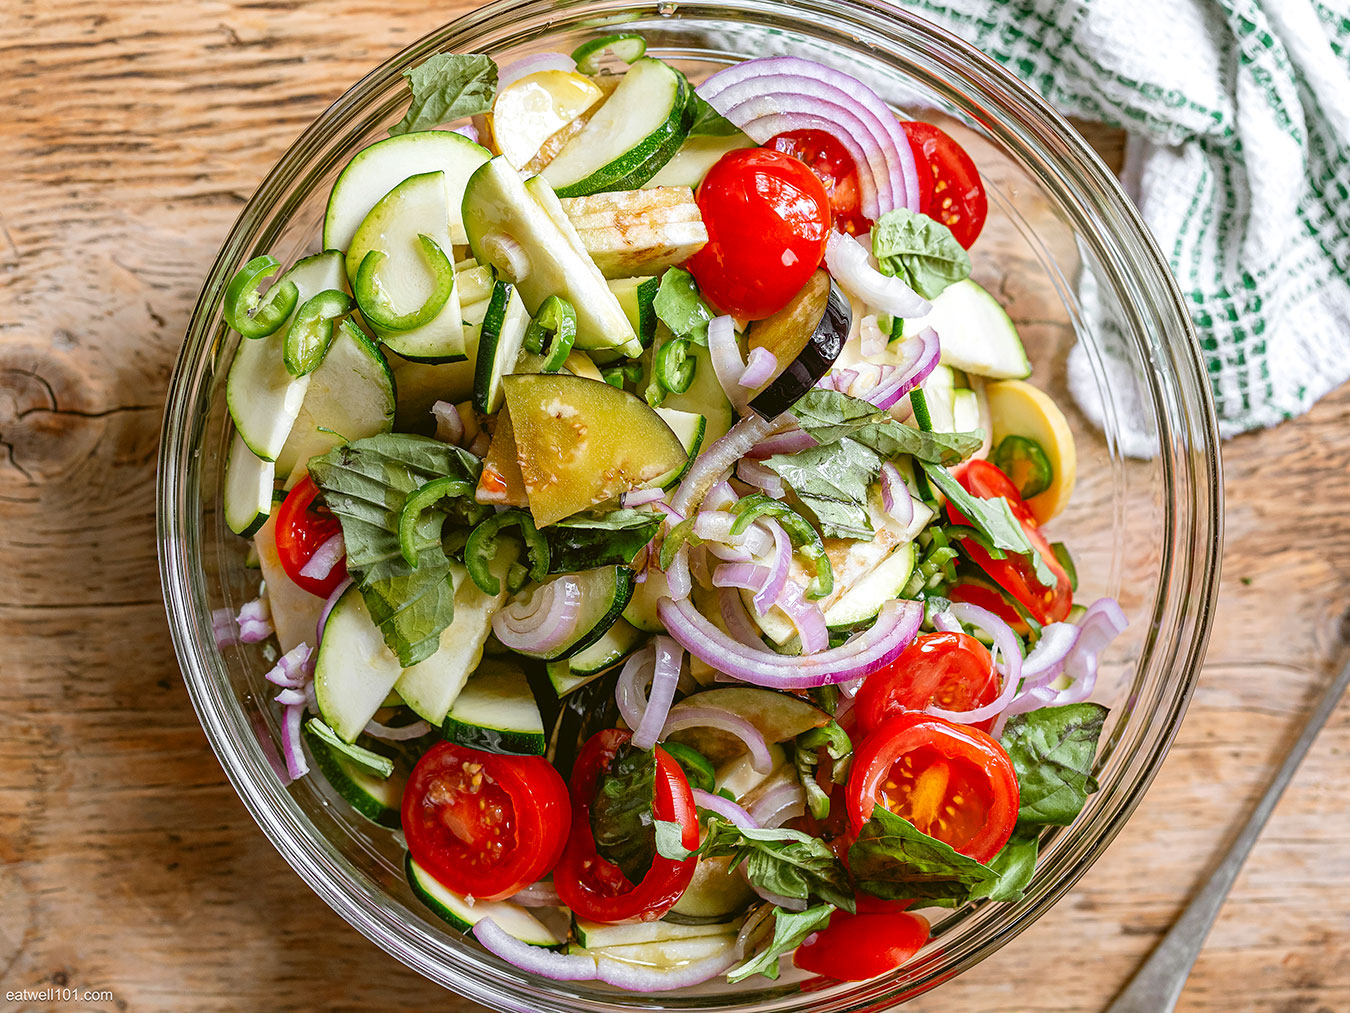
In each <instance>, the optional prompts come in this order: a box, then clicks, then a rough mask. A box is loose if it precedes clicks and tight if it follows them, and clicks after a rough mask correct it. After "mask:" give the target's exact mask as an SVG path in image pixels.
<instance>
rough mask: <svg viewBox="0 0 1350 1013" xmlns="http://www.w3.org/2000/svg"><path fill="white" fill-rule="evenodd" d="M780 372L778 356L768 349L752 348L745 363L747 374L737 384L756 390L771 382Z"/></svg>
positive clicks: (743, 374)
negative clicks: (774, 375) (775, 374)
mask: <svg viewBox="0 0 1350 1013" xmlns="http://www.w3.org/2000/svg"><path fill="white" fill-rule="evenodd" d="M777 371H778V356H776V355H774V354H773V352H771V351H769V350H768V349H767V348H752V349H750V355H749V357H748V358H747V359H746V362H745V372H744V373H742V374H741V377H740V379H739V380H737V381H736V382H737V383H738V384H740V385H741V386H742V387H746V388H748V389H750V390H754V389H755V388H756V387H759V386H762V385H763V384H766V383H768V382H769V378H770V377H772V376H773V374H774V373H776V372H777Z"/></svg>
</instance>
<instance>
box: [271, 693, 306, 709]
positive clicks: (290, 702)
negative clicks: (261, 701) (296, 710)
mask: <svg viewBox="0 0 1350 1013" xmlns="http://www.w3.org/2000/svg"><path fill="white" fill-rule="evenodd" d="M272 699H273V700H275V701H276V702H277V703H279V704H281V706H283V707H303V706H304V705H305V691H304V690H303V689H283V690H282V691H281V692H280V693H278V694H277V695H276V696H274V697H273V698H272Z"/></svg>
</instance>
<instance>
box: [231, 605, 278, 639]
mask: <svg viewBox="0 0 1350 1013" xmlns="http://www.w3.org/2000/svg"><path fill="white" fill-rule="evenodd" d="M235 622H237V623H238V624H239V640H240V642H241V643H245V644H256V643H258V642H259V641H263V640H266V639H267V638H268V637H270V636H271V635H272V634H273V632H275V631H274V630H273V628H272V605H271V602H269V601H268V600H267V595H266V594H265V593H264V594H260V595H259V596H258V597H257V598H254V599H253V600H252V601H251V602H247V603H245V605H244V607H243V608H241V609H240V610H239V614H238V615H237V616H235Z"/></svg>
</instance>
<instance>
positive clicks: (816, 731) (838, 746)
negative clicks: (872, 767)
mask: <svg viewBox="0 0 1350 1013" xmlns="http://www.w3.org/2000/svg"><path fill="white" fill-rule="evenodd" d="M822 749H823V750H825V755H826V756H828V757H829V758H830V762H831V767H832V769H831V771H830V779H831V780H832V781H834V783H835V784H843V783H844V782H845V781H847V780H848V772H849V768H850V767H851V766H852V765H853V764H852V761H853V740H852V739H850V738H849V736H848V732H846V731H844V729H843V727H842V726H841V725H840V724H839V722H838V721H830V722H829V723H828V724H824V725H821V726H820V727H819V728H812V729H810V730H809V731H805V732H802V733H801V734H800V735H798V736H797V753H798V754H801V753H806V754H807V755H808V756H810V757H811V765H812V766H815V758H816V754H817V753H818V752H819V751H820V750H822Z"/></svg>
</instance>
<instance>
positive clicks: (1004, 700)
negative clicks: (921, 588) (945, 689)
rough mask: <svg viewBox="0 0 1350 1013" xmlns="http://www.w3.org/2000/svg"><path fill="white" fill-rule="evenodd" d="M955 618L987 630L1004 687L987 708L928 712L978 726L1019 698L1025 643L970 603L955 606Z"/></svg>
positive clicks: (931, 708)
mask: <svg viewBox="0 0 1350 1013" xmlns="http://www.w3.org/2000/svg"><path fill="white" fill-rule="evenodd" d="M952 615H953V616H954V617H955V618H956V619H958V620H960V621H961V622H963V623H967V624H969V625H971V626H974V627H975V628H976V629H980V630H983V631H984V632H985V633H987V634H989V636H990V637H991V638H992V639H993V641H994V648H995V649H996V651H997V653H998V658H997V660H996V662H995V668H997V669H998V670H999V672H1000V674H1001V675H1002V676H1003V688H1002V689H1001V690H1000V692H999V695H998V698H997V699H996V700H994V701H993V702H991V703H988V704H985V705H984V706H983V707H976V708H975V709H974V710H968V711H949V710H943V709H942V708H940V707H932V706H930V707H927V708H925V711H926V713H929V714H934V715H936V716H937V717H940V718H945V719H946V720H948V721H954V722H956V723H957V724H961V725H973V724H978V723H979V722H981V721H988V720H989V719H990V718H992V717H996V716H997V715H999V714H1002V713H1003V712H1004V711H1005V710H1006V709H1007V707H1008V705H1009V704H1010V703H1012V701H1013V698H1014V697H1015V696H1016V695H1017V687H1018V684H1019V683H1020V682H1021V681H1022V642H1021V641H1020V640H1018V639H1017V634H1016V633H1014V632H1013V629H1012V627H1011V626H1009V625H1008V624H1007V623H1006V622H1004V621H1003V620H1002V619H1000V618H999V617H998V616H996V615H994V613H992V612H990V611H989V610H988V609H983V608H980V607H979V606H978V605H972V604H970V603H969V602H964V601H959V602H956V603H955V604H953V605H952Z"/></svg>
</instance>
